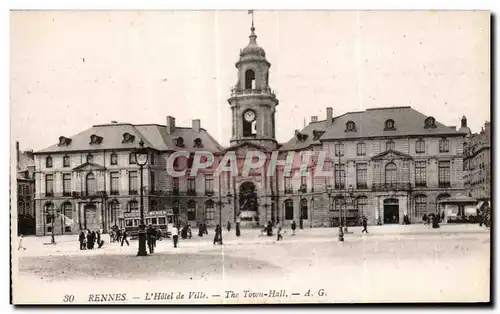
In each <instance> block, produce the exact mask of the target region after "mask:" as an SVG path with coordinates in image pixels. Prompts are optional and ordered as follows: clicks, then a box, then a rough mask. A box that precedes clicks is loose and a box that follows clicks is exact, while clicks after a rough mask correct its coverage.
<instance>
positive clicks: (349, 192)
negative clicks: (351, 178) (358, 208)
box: [344, 184, 354, 233]
mask: <svg viewBox="0 0 500 314" xmlns="http://www.w3.org/2000/svg"><path fill="white" fill-rule="evenodd" d="M347 194H348V195H349V201H350V202H351V204H354V202H353V196H354V188H353V186H352V184H349V187H348V188H347ZM344 204H345V206H344V232H345V233H347V232H348V231H347V202H344Z"/></svg>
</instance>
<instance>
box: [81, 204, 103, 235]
mask: <svg viewBox="0 0 500 314" xmlns="http://www.w3.org/2000/svg"><path fill="white" fill-rule="evenodd" d="M83 211H84V215H85V216H84V218H85V220H84V228H85V229H89V230H90V231H96V230H99V229H100V227H99V217H98V215H97V207H96V206H95V205H94V204H88V205H85V206H84V208H83Z"/></svg>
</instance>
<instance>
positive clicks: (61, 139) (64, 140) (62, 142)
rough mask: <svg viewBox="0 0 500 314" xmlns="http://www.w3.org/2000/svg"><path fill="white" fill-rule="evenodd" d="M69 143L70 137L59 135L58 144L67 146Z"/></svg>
mask: <svg viewBox="0 0 500 314" xmlns="http://www.w3.org/2000/svg"><path fill="white" fill-rule="evenodd" d="M69 144H71V139H70V138H67V137H64V136H59V144H58V146H68V145H69Z"/></svg>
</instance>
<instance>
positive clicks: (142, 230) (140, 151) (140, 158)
mask: <svg viewBox="0 0 500 314" xmlns="http://www.w3.org/2000/svg"><path fill="white" fill-rule="evenodd" d="M148 154H149V150H148V149H147V148H146V147H144V141H143V140H142V138H141V141H140V142H139V148H136V149H135V150H134V155H135V162H136V163H137V164H138V165H139V167H140V173H141V180H140V189H141V192H140V193H141V194H140V200H141V207H140V211H141V221H140V224H139V232H138V233H139V251H138V252H137V256H147V255H148V252H147V251H146V225H145V223H144V195H143V191H142V190H143V178H142V176H143V171H144V166H145V165H146V164H147V163H148Z"/></svg>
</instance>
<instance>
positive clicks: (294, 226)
mask: <svg viewBox="0 0 500 314" xmlns="http://www.w3.org/2000/svg"><path fill="white" fill-rule="evenodd" d="M295 229H297V225H296V224H295V220H294V221H292V235H295Z"/></svg>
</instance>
